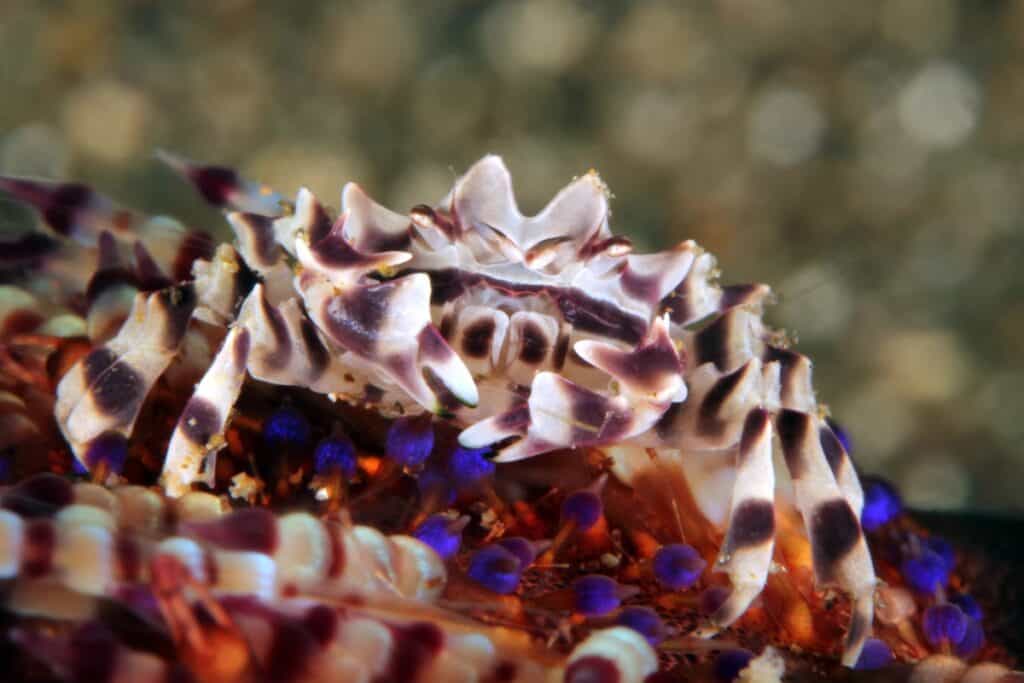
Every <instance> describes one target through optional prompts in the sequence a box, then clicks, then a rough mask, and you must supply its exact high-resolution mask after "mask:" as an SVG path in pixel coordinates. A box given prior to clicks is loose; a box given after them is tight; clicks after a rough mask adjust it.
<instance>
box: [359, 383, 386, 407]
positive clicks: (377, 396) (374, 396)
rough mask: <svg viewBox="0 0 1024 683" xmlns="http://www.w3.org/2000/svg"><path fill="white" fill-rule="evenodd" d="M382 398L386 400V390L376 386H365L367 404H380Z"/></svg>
mask: <svg viewBox="0 0 1024 683" xmlns="http://www.w3.org/2000/svg"><path fill="white" fill-rule="evenodd" d="M382 398H384V390H383V389H381V388H380V387H378V386H377V385H376V384H366V385H364V386H363V400H364V401H366V402H367V403H371V404H372V403H380V401H381V399H382Z"/></svg>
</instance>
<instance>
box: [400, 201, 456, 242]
mask: <svg viewBox="0 0 1024 683" xmlns="http://www.w3.org/2000/svg"><path fill="white" fill-rule="evenodd" d="M409 216H420V217H421V220H422V221H423V222H425V223H432V224H433V225H435V226H437V228H438V229H439V230H440V231H441V232H442V233H444V235H445V236H446V237H447V238H448V239H449V240H452V241H454V240H455V238H456V237H457V236H458V234H459V229H458V228H457V227H456V223H457V222H458V220H457V218H456V220H454V221H453V220H451V219H450V218H449V217H448V215H447V214H446V213H445V212H443V211H435V210H434V209H433V208H431V207H429V206H427V205H426V204H417V205H416V206H414V207H412V208H411V209H409Z"/></svg>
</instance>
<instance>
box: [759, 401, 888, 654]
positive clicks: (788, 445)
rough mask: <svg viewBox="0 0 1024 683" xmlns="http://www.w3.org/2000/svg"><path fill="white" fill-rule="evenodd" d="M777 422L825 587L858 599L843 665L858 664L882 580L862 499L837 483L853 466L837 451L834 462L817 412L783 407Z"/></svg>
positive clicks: (819, 578)
mask: <svg viewBox="0 0 1024 683" xmlns="http://www.w3.org/2000/svg"><path fill="white" fill-rule="evenodd" d="M775 422H776V429H777V430H778V432H779V439H780V441H781V442H782V451H783V455H784V456H785V461H786V468H787V469H788V470H789V474H790V477H791V478H792V479H793V489H794V496H795V499H796V506H797V509H798V510H799V511H800V514H801V516H802V517H803V519H804V524H805V526H806V528H807V536H808V538H809V539H810V541H811V557H812V559H813V563H814V575H815V580H816V582H817V583H818V585H821V586H825V585H830V584H833V585H837V586H839V588H840V589H841V590H843V591H844V592H846V593H847V594H849V595H850V596H851V598H852V600H853V614H852V616H851V619H850V628H849V630H848V632H847V634H846V643H845V646H844V649H843V664H845V665H846V666H853V665H854V664H855V663H856V662H857V659H858V658H859V657H860V651H861V648H862V647H863V646H864V641H865V640H866V639H867V637H868V635H870V632H871V622H872V619H873V615H874V593H875V585H876V583H877V580H876V578H875V571H874V567H873V566H872V563H871V555H870V553H869V551H868V547H867V542H866V541H865V539H864V534H863V532H862V531H861V528H860V520H859V517H858V514H857V511H856V510H855V507H856V505H857V501H856V500H854V501H853V502H851V501H850V499H849V497H848V496H847V495H845V494H844V492H843V491H842V489H841V488H840V485H839V484H838V483H837V478H842V472H843V469H844V468H850V467H852V465H851V464H850V462H849V459H848V458H845V459H841V460H836V459H835V457H834V456H835V453H833V461H831V462H830V461H829V459H828V458H827V457H826V453H825V449H824V448H823V447H822V436H821V434H822V429H828V428H827V426H825V425H824V423H823V422H821V421H820V420H819V419H818V418H816V417H815V416H813V415H810V414H808V413H804V412H800V411H796V410H782V411H781V412H780V413H779V415H778V416H777V417H776V421H775ZM844 455H845V454H844ZM837 473H838V476H837ZM858 489H859V486H858Z"/></svg>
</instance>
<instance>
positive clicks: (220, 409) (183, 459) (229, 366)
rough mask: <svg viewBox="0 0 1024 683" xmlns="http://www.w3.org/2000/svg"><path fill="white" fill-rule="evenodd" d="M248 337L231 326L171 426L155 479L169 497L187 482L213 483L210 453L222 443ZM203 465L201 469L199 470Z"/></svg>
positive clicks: (238, 386)
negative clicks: (160, 472) (168, 440)
mask: <svg viewBox="0 0 1024 683" xmlns="http://www.w3.org/2000/svg"><path fill="white" fill-rule="evenodd" d="M249 348H250V335H249V331H248V330H247V329H246V328H245V327H240V326H236V327H233V328H231V330H230V331H229V332H228V334H227V336H226V337H225V338H224V342H223V343H222V344H221V347H220V350H219V351H218V352H217V356H216V357H215V358H214V359H213V364H212V365H211V366H210V368H209V370H207V371H206V374H205V375H203V378H202V380H200V382H199V384H197V385H196V389H195V392H194V393H193V394H192V397H191V398H190V399H189V400H188V403H187V404H186V405H185V409H184V411H182V413H181V417H180V418H179V419H178V424H177V426H176V427H175V428H174V434H173V435H172V436H171V441H170V444H169V445H168V447H167V458H166V459H165V460H164V468H163V473H162V475H161V481H162V483H163V486H164V490H165V491H166V492H167V494H168V495H171V496H175V497H178V496H182V495H184V494H186V493H188V491H189V489H190V488H191V484H192V482H193V481H197V480H198V481H203V482H205V483H206V484H208V485H212V484H213V476H214V471H215V467H214V464H215V463H214V456H215V454H216V452H217V451H218V450H219V449H220V448H221V447H222V446H223V445H224V439H223V435H224V430H225V428H226V427H227V421H228V417H229V415H230V412H231V408H232V406H234V404H235V401H236V400H237V399H238V394H239V392H240V391H241V390H242V384H243V382H244V381H245V370H246V364H247V363H248V359H249ZM204 467H205V471H203V472H200V470H202V469H203V468H204Z"/></svg>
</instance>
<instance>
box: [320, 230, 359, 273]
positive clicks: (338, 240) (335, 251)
mask: <svg viewBox="0 0 1024 683" xmlns="http://www.w3.org/2000/svg"><path fill="white" fill-rule="evenodd" d="M311 242H312V246H311V247H310V249H311V251H312V252H313V254H315V255H316V258H317V260H319V261H320V262H321V263H323V264H324V265H325V266H330V267H333V268H353V267H358V266H363V265H366V264H370V263H373V262H374V259H373V258H372V257H371V256H369V255H367V254H364V253H362V252H360V251H356V249H355V248H354V247H353V246H352V245H351V244H349V243H348V240H346V239H345V238H344V237H342V235H341V234H340V233H338V232H331V233H330V234H327V235H325V236H324V237H323V238H322V239H320V240H319V241H315V242H313V241H312V240H311Z"/></svg>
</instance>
